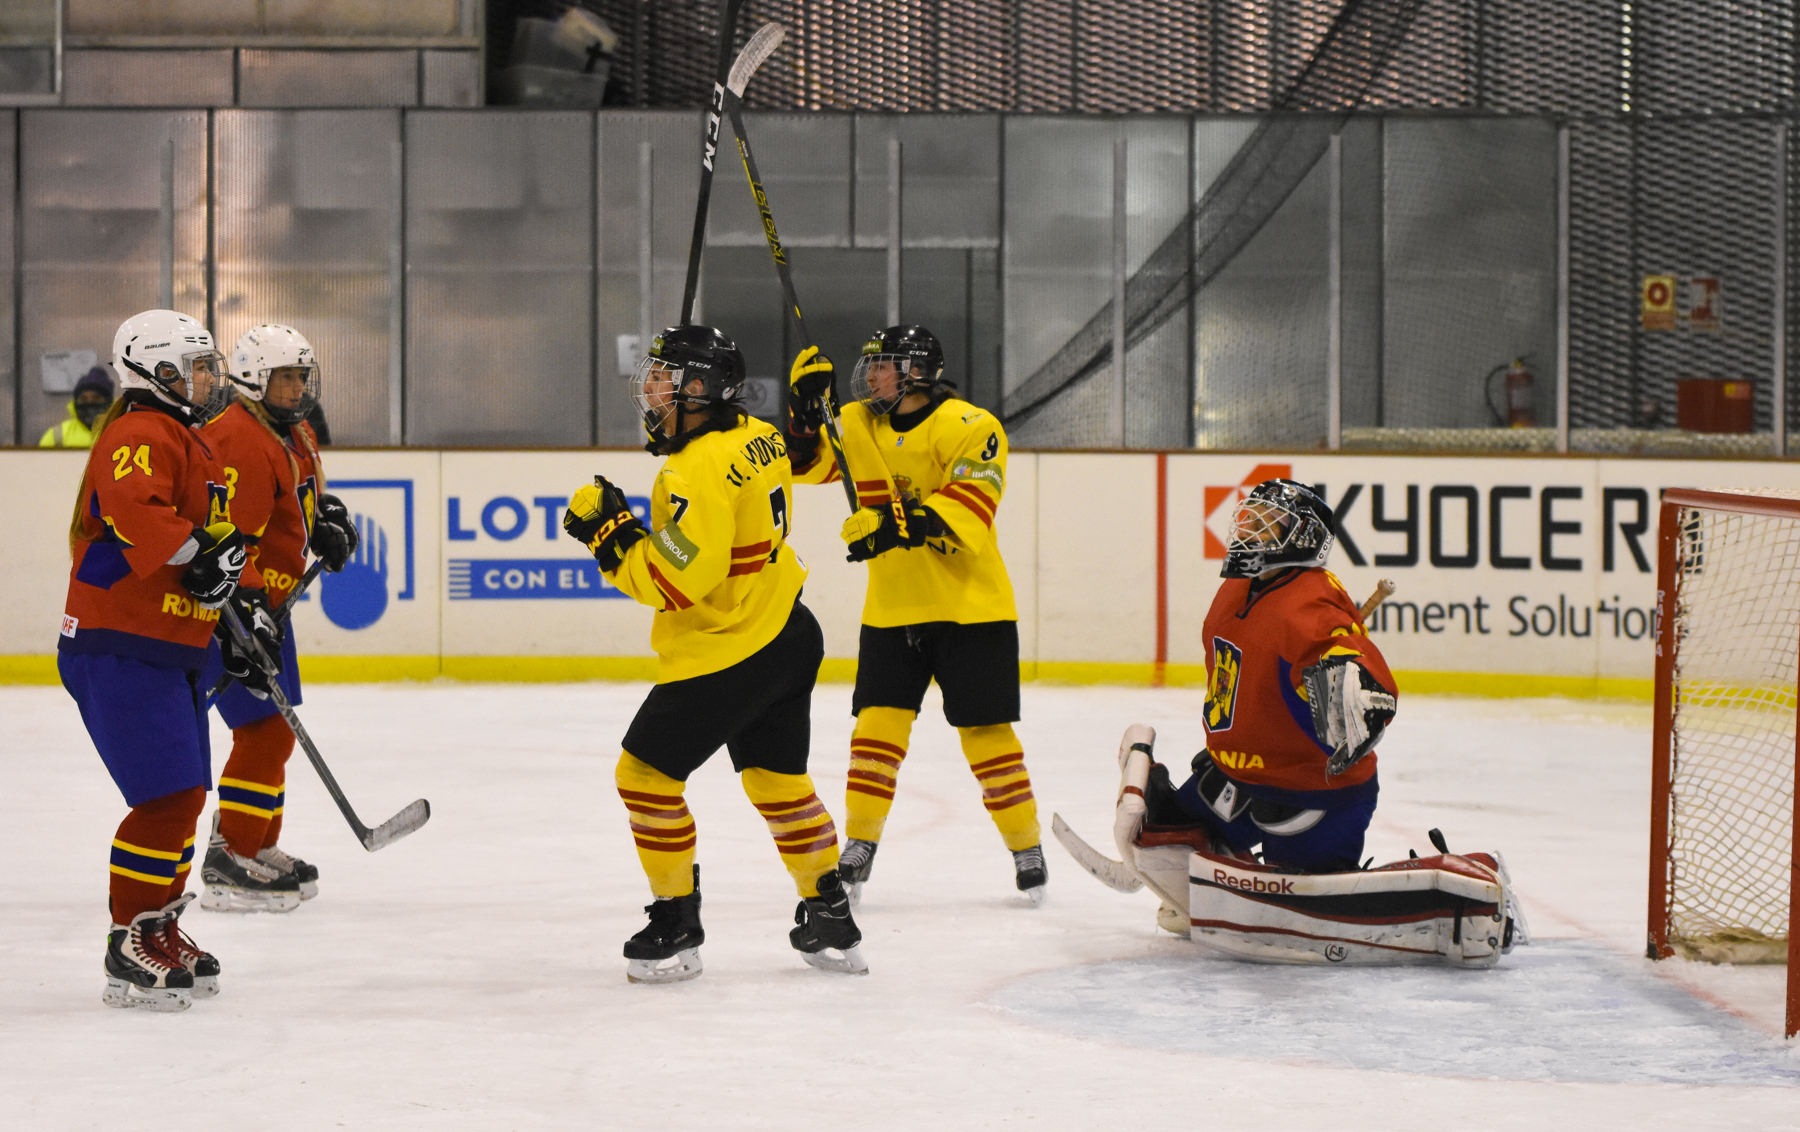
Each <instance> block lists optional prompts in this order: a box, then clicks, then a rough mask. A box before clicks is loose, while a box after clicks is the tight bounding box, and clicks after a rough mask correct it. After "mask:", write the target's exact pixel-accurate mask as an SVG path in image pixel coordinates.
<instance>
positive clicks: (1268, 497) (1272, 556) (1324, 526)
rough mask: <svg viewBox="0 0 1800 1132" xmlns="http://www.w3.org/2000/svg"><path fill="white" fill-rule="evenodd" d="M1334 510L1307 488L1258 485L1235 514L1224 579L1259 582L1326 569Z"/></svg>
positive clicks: (1270, 483)
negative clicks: (1277, 574) (1276, 574)
mask: <svg viewBox="0 0 1800 1132" xmlns="http://www.w3.org/2000/svg"><path fill="white" fill-rule="evenodd" d="M1330 515H1331V512H1330V509H1329V508H1327V507H1326V506H1325V503H1324V501H1323V500H1321V499H1320V498H1319V497H1318V496H1317V495H1315V494H1313V492H1312V490H1311V489H1309V488H1307V487H1306V486H1305V485H1303V484H1298V483H1294V482H1293V481H1291V480H1269V481H1267V482H1266V483H1261V484H1258V485H1257V486H1256V487H1255V488H1254V489H1252V490H1251V492H1250V494H1249V495H1248V496H1246V497H1245V498H1244V500H1243V502H1241V503H1239V504H1238V505H1237V508H1236V509H1235V510H1234V511H1233V512H1232V513H1231V533H1230V536H1229V537H1228V538H1227V539H1226V542H1225V566H1224V569H1222V570H1221V571H1220V572H1219V573H1220V576H1221V577H1225V578H1257V577H1261V576H1262V575H1264V574H1268V573H1271V572H1273V571H1276V570H1284V569H1288V568H1290V567H1303V568H1304V567H1314V566H1323V565H1325V560H1326V558H1328V557H1329V556H1330V555H1331V544H1332V541H1333V539H1334V537H1335V536H1334V535H1333V534H1332V530H1331V519H1330Z"/></svg>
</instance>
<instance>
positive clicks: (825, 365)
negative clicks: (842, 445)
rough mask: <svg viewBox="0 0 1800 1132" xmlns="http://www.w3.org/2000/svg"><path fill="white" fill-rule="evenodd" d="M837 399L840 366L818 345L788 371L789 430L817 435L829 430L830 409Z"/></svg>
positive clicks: (797, 433) (803, 353)
mask: <svg viewBox="0 0 1800 1132" xmlns="http://www.w3.org/2000/svg"><path fill="white" fill-rule="evenodd" d="M836 399H837V367H836V366H833V365H832V364H831V359H830V358H828V357H826V356H825V353H824V351H822V350H820V349H819V348H818V347H817V346H808V347H807V348H806V349H804V350H802V351H800V353H799V355H798V356H796V357H795V358H794V364H793V366H792V367H791V368H790V369H789V370H788V402H787V408H788V431H789V432H791V433H793V434H794V435H796V436H816V435H818V433H819V430H820V429H822V428H824V427H825V416H826V414H827V412H828V411H829V409H828V406H829V405H830V404H831V402H833V401H835V400H836Z"/></svg>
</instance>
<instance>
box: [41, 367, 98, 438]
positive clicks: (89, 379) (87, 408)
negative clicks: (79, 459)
mask: <svg viewBox="0 0 1800 1132" xmlns="http://www.w3.org/2000/svg"><path fill="white" fill-rule="evenodd" d="M112 403H113V383H112V375H111V374H109V373H107V372H106V367H105V366H95V367H94V368H93V369H90V370H88V371H87V372H86V373H84V374H82V375H81V380H79V381H77V382H76V383H75V392H74V394H73V395H72V396H71V397H70V398H69V416H68V418H67V419H66V420H62V421H58V422H57V423H56V424H53V425H51V426H50V427H49V428H47V429H45V430H44V435H43V436H42V437H41V438H39V440H38V447H39V448H92V447H93V446H94V422H96V421H98V420H99V419H100V418H101V417H102V416H104V415H105V414H106V410H108V409H110V408H112Z"/></svg>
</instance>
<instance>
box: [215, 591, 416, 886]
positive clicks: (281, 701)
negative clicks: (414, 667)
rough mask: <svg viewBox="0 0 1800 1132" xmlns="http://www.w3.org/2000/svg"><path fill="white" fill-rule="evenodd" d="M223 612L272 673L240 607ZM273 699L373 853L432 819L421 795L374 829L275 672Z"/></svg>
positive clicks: (255, 659)
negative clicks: (359, 814) (366, 822)
mask: <svg viewBox="0 0 1800 1132" xmlns="http://www.w3.org/2000/svg"><path fill="white" fill-rule="evenodd" d="M219 616H220V617H221V618H222V619H223V620H224V622H225V628H226V629H227V630H228V631H229V632H230V633H231V638H232V640H234V641H236V642H237V644H238V647H239V648H241V649H243V650H244V653H245V655H247V656H249V657H250V658H251V661H252V663H254V664H257V665H260V666H261V667H262V670H263V671H264V672H271V673H272V672H273V665H272V664H271V663H270V661H269V655H268V654H267V653H266V652H264V651H263V647H262V645H261V644H260V643H259V642H258V641H257V640H256V639H255V638H254V637H252V636H251V635H250V630H249V628H247V627H246V626H245V625H244V621H243V619H242V618H240V617H239V616H238V612H237V610H236V609H234V608H233V607H232V606H231V604H230V603H229V602H227V603H226V605H225V607H224V608H223V609H221V610H220V611H219ZM269 699H270V701H272V702H273V703H274V704H275V708H276V710H277V711H279V712H281V718H283V719H285V720H287V722H288V726H289V727H291V728H293V729H294V738H295V739H298V740H299V741H300V748H301V750H303V751H305V752H306V758H307V760H308V761H309V762H311V763H312V765H313V769H314V770H316V771H318V772H319V780H320V781H321V782H323V783H324V784H325V790H326V792H327V793H329V794H330V795H331V800H332V801H334V802H336V803H337V808H338V812H339V813H341V814H343V815H344V820H345V821H347V822H349V823H350V828H351V830H353V831H354V832H355V833H356V839H357V840H358V841H360V842H362V847H363V848H364V849H367V850H368V851H369V852H371V853H373V852H374V851H375V850H377V849H380V848H382V847H384V846H386V845H390V844H392V843H393V842H396V841H398V840H400V839H401V838H402V837H405V836H406V835H407V834H409V833H413V832H415V831H416V830H418V828H419V827H420V826H422V825H424V824H425V823H426V822H427V821H429V820H430V819H431V803H430V802H427V801H426V800H425V799H423V798H420V799H418V800H417V801H415V802H413V803H412V804H411V805H408V806H406V807H404V808H403V809H402V810H401V811H400V812H399V813H397V814H395V815H394V816H393V817H391V818H389V819H388V820H386V821H384V822H382V823H381V824H380V825H378V826H376V827H375V828H374V829H370V828H369V827H368V826H366V825H364V824H363V822H362V819H361V818H359V817H357V816H356V810H355V809H353V808H352V807H351V805H350V799H348V798H346V797H344V789H343V787H341V786H339V785H338V783H337V779H336V778H335V777H333V775H332V773H331V768H330V767H328V766H326V765H325V758H324V756H323V755H321V754H319V748H318V746H317V745H316V744H315V743H314V742H313V741H312V736H310V735H308V734H307V733H306V728H305V727H303V726H301V724H300V717H299V716H298V715H296V714H295V713H294V706H293V705H292V704H290V703H288V698H287V695H286V694H285V693H284V692H282V690H281V684H280V683H279V681H277V680H276V679H275V678H274V677H273V676H272V675H271V676H270V678H269Z"/></svg>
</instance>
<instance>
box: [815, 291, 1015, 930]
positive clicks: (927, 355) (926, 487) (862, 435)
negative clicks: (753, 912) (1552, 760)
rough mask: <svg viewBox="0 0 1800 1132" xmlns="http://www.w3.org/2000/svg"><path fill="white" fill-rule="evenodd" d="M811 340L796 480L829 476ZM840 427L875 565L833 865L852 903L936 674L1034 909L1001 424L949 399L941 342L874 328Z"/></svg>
mask: <svg viewBox="0 0 1800 1132" xmlns="http://www.w3.org/2000/svg"><path fill="white" fill-rule="evenodd" d="M834 376H835V375H834V373H833V370H832V365H831V362H830V360H829V359H827V358H826V357H825V356H824V355H823V354H820V353H818V352H817V350H813V349H809V350H806V351H802V353H801V354H800V356H799V357H798V358H797V359H795V362H794V366H793V369H792V371H791V373H790V384H789V397H788V408H789V427H788V443H789V455H790V458H791V459H792V460H793V462H794V467H795V471H796V477H797V478H798V479H800V480H801V481H802V482H807V483H823V482H829V481H831V480H834V479H836V478H838V473H837V467H836V464H835V463H834V462H833V461H832V460H829V459H824V458H821V456H820V453H819V451H818V433H819V430H820V429H821V428H822V427H823V426H824V424H825V419H824V417H825V413H826V412H827V411H828V409H827V407H826V406H827V405H828V404H829V403H830V401H831V400H832V399H833V398H831V397H830V396H829V394H830V390H831V385H832V380H833V377H834ZM851 392H852V395H853V396H854V398H855V400H854V401H852V402H851V403H849V404H847V405H845V406H844V407H843V412H842V422H841V424H842V433H843V436H844V447H845V450H846V452H847V453H848V455H849V467H850V472H851V474H852V475H853V476H855V477H856V480H857V483H856V488H857V497H858V500H859V502H860V503H861V507H860V509H859V510H858V511H857V512H856V513H855V514H853V515H851V517H850V519H849V521H848V522H846V523H845V524H844V529H843V537H844V541H845V543H846V544H847V545H848V546H849V559H850V561H852V562H861V561H866V562H868V564H869V588H868V594H867V597H866V598H865V600H864V603H863V614H862V633H861V639H860V642H859V645H858V649H857V668H856V689H855V691H854V693H853V694H852V698H851V711H852V712H853V713H854V714H855V716H856V726H855V728H854V729H853V731H852V734H851V737H850V776H849V783H848V788H847V791H846V802H845V805H846V807H847V809H848V822H847V828H846V831H845V832H846V833H847V834H848V837H849V840H848V841H847V842H846V844H845V846H844V852H843V856H842V859H841V861H840V862H839V865H838V872H839V875H840V876H841V877H842V878H843V881H844V883H845V884H846V885H847V886H848V887H849V888H850V890H851V895H852V899H853V900H854V899H859V898H860V896H861V891H862V886H863V884H864V883H865V882H866V881H867V880H868V879H869V872H870V869H871V867H872V865H873V862H874V857H875V850H876V848H877V847H878V845H879V844H880V842H881V833H882V828H883V826H884V825H885V824H886V822H887V817H888V811H889V809H890V808H891V807H892V805H893V801H894V793H895V790H896V789H897V787H898V782H899V775H900V765H901V763H902V761H903V760H904V759H905V758H906V752H907V744H908V742H909V740H910V739H911V736H912V727H913V722H914V720H915V719H917V717H918V714H919V710H920V708H921V707H922V706H923V704H924V698H925V689H926V688H927V687H928V686H929V685H930V683H931V681H932V680H934V679H935V680H936V681H937V683H938V687H939V689H940V690H941V692H942V693H943V700H944V716H945V718H946V719H948V720H949V722H950V724H951V725H952V726H954V727H955V728H956V731H957V735H958V737H959V738H960V740H961V742H962V750H963V755H964V757H965V758H967V760H968V762H969V769H970V770H971V771H972V772H973V773H974V775H975V778H976V781H977V782H978V783H979V784H980V788H981V795H982V801H983V803H984V804H985V805H986V807H987V810H988V814H989V816H990V817H992V819H993V821H994V825H995V827H996V828H998V830H999V831H1000V837H1001V839H1002V840H1003V841H1004V842H1005V844H1006V847H1007V849H1009V850H1011V852H1012V856H1013V879H1014V883H1015V884H1016V886H1017V887H1018V889H1019V890H1020V891H1021V892H1024V893H1025V894H1026V895H1027V896H1028V897H1029V898H1030V900H1031V902H1032V903H1033V904H1034V905H1035V904H1039V903H1042V901H1043V897H1044V886H1045V880H1046V868H1045V863H1044V851H1043V846H1042V838H1041V835H1040V833H1039V830H1038V815H1037V801H1036V799H1035V798H1034V797H1033V796H1032V792H1031V779H1030V776H1029V775H1028V774H1027V773H1026V769H1025V756H1024V753H1023V751H1022V749H1021V746H1020V743H1019V739H1018V736H1017V735H1016V734H1015V733H1014V731H1013V727H1012V725H1013V724H1014V723H1016V722H1017V721H1018V719H1019V626H1018V620H1019V615H1018V610H1017V608H1016V607H1015V605H1014V602H1013V590H1012V582H1011V580H1010V579H1009V578H1008V577H1007V573H1006V563H1005V562H1004V561H1003V560H1002V559H1001V557H1000V547H999V545H998V542H997V540H996V538H995V528H994V519H995V515H996V513H997V512H998V511H999V508H1000V499H1001V496H1002V495H1003V494H1004V493H1005V491H1006V452H1007V448H1006V430H1005V429H1003V428H1002V427H1001V425H1000V422H999V421H998V420H997V419H996V418H995V417H994V416H993V415H992V414H991V413H989V412H987V411H986V410H985V409H981V408H979V407H977V406H975V405H972V404H970V403H969V402H967V401H964V400H962V399H961V398H959V397H957V396H956V392H955V389H954V388H953V387H952V386H951V384H950V383H949V382H948V381H946V380H945V378H944V350H943V347H942V346H941V345H940V344H939V343H938V340H937V338H936V337H935V336H933V335H932V333H931V331H929V330H927V329H925V328H924V327H922V326H890V327H888V328H887V329H885V330H882V331H881V332H879V333H877V334H876V335H875V336H874V337H872V338H870V339H869V340H868V342H867V343H866V344H864V346H863V349H862V356H861V357H860V358H859V359H858V361H857V365H856V370H855V372H854V374H853V375H852V378H851Z"/></svg>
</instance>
